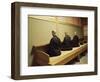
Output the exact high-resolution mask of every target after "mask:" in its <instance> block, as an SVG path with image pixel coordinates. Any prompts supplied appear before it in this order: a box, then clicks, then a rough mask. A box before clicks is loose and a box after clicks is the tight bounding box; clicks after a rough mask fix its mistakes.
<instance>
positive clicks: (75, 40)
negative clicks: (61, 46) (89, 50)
mask: <svg viewBox="0 0 100 82" xmlns="http://www.w3.org/2000/svg"><path fill="white" fill-rule="evenodd" d="M72 45H73V47H79V37H78V36H77V35H75V36H74V37H73V40H72Z"/></svg>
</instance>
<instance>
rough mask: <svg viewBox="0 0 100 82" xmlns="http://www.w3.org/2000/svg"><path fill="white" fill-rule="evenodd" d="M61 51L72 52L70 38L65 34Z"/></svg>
mask: <svg viewBox="0 0 100 82" xmlns="http://www.w3.org/2000/svg"><path fill="white" fill-rule="evenodd" d="M62 50H63V51H64V50H72V41H71V37H70V36H69V35H68V34H67V33H66V32H65V37H64V40H63V42H62Z"/></svg>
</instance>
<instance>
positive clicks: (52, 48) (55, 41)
mask: <svg viewBox="0 0 100 82" xmlns="http://www.w3.org/2000/svg"><path fill="white" fill-rule="evenodd" d="M52 36H53V37H52V39H51V40H50V44H49V49H48V54H49V56H50V57H52V56H58V55H60V54H61V41H60V39H59V38H58V37H57V36H56V32H55V31H52Z"/></svg>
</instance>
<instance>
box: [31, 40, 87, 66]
mask: <svg viewBox="0 0 100 82" xmlns="http://www.w3.org/2000/svg"><path fill="white" fill-rule="evenodd" d="M48 46H49V45H44V46H39V47H34V46H33V47H32V51H31V54H32V56H33V61H32V66H43V65H64V64H67V63H69V62H70V61H72V62H73V60H74V61H77V60H78V61H79V57H80V54H82V53H84V52H86V51H87V43H86V42H82V41H81V43H80V45H79V46H78V47H73V48H72V49H71V50H61V54H60V55H58V56H53V57H50V55H49V54H48V53H47V50H48Z"/></svg>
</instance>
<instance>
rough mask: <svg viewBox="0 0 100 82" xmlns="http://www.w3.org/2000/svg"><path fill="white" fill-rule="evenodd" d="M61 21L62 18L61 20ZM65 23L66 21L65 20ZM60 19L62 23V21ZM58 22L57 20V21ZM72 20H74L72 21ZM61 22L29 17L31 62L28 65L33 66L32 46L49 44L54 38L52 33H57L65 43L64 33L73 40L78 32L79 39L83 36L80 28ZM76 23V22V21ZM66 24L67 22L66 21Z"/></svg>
mask: <svg viewBox="0 0 100 82" xmlns="http://www.w3.org/2000/svg"><path fill="white" fill-rule="evenodd" d="M59 19H60V18H59ZM61 19H63V21H64V20H65V19H64V18H61ZM61 19H60V21H61ZM55 20H56V19H55ZM68 20H69V18H68ZM70 20H72V18H71V19H70ZM60 21H54V19H53V21H52V20H51V21H50V19H49V20H47V18H46V20H43V18H42V19H39V18H34V17H28V25H29V26H28V27H29V28H28V38H29V39H28V49H29V50H28V54H29V60H28V64H29V65H31V62H32V58H33V57H32V56H31V55H30V52H31V49H32V46H33V45H34V46H42V45H45V44H48V43H49V42H50V39H51V38H52V34H51V31H52V30H54V31H56V34H57V36H58V37H59V38H60V39H61V41H63V38H64V33H65V32H67V33H68V34H69V35H70V36H71V38H72V37H73V36H74V33H75V32H76V33H77V35H78V36H79V37H82V36H83V31H82V28H81V27H80V26H76V25H72V24H68V23H60ZM74 21H75V20H74ZM64 22H66V20H65V21H64Z"/></svg>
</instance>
